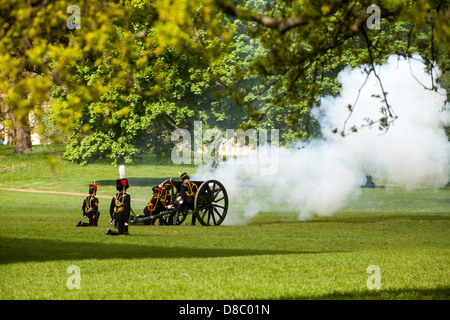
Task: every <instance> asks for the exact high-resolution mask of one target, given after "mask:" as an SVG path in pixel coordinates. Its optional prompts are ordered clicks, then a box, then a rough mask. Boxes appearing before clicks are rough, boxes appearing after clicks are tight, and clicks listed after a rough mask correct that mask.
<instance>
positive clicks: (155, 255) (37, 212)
mask: <svg viewBox="0 0 450 320" xmlns="http://www.w3.org/2000/svg"><path fill="white" fill-rule="evenodd" d="M60 152H61V150H60V149H58V148H56V147H52V146H42V147H36V148H35V149H34V151H33V153H31V154H28V155H20V156H19V155H13V154H12V149H11V148H10V147H2V148H0V188H3V189H0V197H1V199H2V200H1V202H0V219H1V221H2V222H1V223H0V237H1V239H0V299H1V300H13V299H25V300H29V299H30V300H35V299H63V300H65V299H105V300H106V299H167V300H168V299H170V300H178V299H449V298H450V267H449V266H450V252H449V251H450V233H449V231H450V200H449V199H450V189H448V188H446V189H441V190H437V191H433V190H416V191H413V192H406V191H404V190H401V189H398V188H384V189H383V188H376V189H362V190H361V191H362V193H361V195H360V196H359V198H358V199H356V200H354V201H352V202H350V203H349V204H348V205H347V206H346V207H345V208H343V209H342V210H340V211H339V212H337V213H335V214H334V215H333V216H330V217H315V218H313V219H312V220H309V221H305V222H300V221H298V219H297V215H296V214H294V213H280V212H277V211H276V210H275V209H271V210H269V211H267V212H262V213H260V214H259V215H257V216H256V217H253V218H252V219H251V220H248V221H246V223H244V224H241V225H226V222H227V220H228V221H234V219H232V218H233V216H235V215H241V216H242V212H237V211H238V208H235V207H233V206H231V207H230V208H231V209H230V212H229V213H228V215H229V216H227V219H225V224H224V225H221V226H218V227H202V226H195V227H192V226H186V225H183V226H131V227H130V233H131V234H132V235H131V236H129V237H112V236H104V235H102V232H103V231H104V230H105V229H106V228H107V227H110V225H109V223H108V220H109V215H108V207H109V201H110V200H109V199H110V197H111V196H112V195H113V194H114V191H115V190H114V181H115V179H117V176H118V168H117V167H114V166H111V165H109V164H107V163H96V164H92V165H88V166H78V165H74V164H71V163H68V162H67V161H64V160H63V159H61V158H60V156H59V155H60ZM52 155H54V158H52ZM52 159H57V160H58V161H57V162H56V164H55V165H54V167H52V166H51V165H50V163H51V162H52ZM126 168H127V176H128V177H130V179H133V184H132V185H133V187H130V194H131V196H132V207H133V208H134V211H135V212H136V213H137V214H139V213H140V212H141V211H142V209H143V207H144V206H145V204H146V201H147V200H148V197H149V194H150V190H151V186H153V185H154V184H156V183H159V182H160V180H161V179H163V178H166V177H171V176H173V177H178V171H187V172H193V171H194V170H195V168H194V166H189V165H185V166H175V165H172V164H170V163H167V164H163V165H161V164H158V163H155V161H154V159H144V160H142V161H140V162H138V163H137V164H133V165H127V166H126ZM94 176H95V179H97V180H98V181H97V183H98V184H99V195H100V197H101V198H100V212H101V216H100V222H99V227H96V228H91V227H89V228H76V227H75V224H76V223H77V222H78V220H80V219H82V217H81V204H82V201H83V198H84V196H85V194H86V192H87V185H88V184H89V183H91V182H92V179H93V177H94ZM6 188H10V189H11V188H26V189H37V190H50V191H63V192H76V193H79V194H78V195H77V194H75V195H68V194H48V193H32V192H22V191H11V190H6ZM189 220H190V218H188V220H187V222H189ZM72 266H76V267H78V268H79V270H80V280H81V282H80V289H70V287H71V284H73V283H74V282H71V279H72V278H71V276H72V275H73V273H71V272H70V273H68V270H69V271H70V270H71V268H72ZM369 266H377V268H379V275H380V277H381V278H380V279H381V282H380V283H381V288H380V289H370V288H369V287H370V284H371V283H372V282H371V281H370V279H371V276H373V274H371V273H368V272H367V270H368V268H369ZM368 281H369V283H368ZM68 284H69V285H68Z"/></svg>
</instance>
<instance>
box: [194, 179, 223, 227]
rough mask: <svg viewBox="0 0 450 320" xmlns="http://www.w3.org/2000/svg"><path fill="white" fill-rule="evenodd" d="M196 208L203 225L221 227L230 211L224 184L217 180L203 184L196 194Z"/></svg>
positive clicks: (198, 218)
mask: <svg viewBox="0 0 450 320" xmlns="http://www.w3.org/2000/svg"><path fill="white" fill-rule="evenodd" d="M194 206H195V211H194V214H196V216H197V217H196V218H197V220H198V221H199V222H200V224H201V225H203V226H218V225H220V224H221V223H222V222H223V220H224V219H225V216H226V215H227V211H228V194H227V191H226V190H225V188H224V186H223V184H221V183H220V182H219V181H217V180H207V181H205V182H203V183H202V184H201V185H200V187H199V188H198V191H197V193H196V194H195V202H194Z"/></svg>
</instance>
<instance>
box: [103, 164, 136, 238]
mask: <svg viewBox="0 0 450 320" xmlns="http://www.w3.org/2000/svg"><path fill="white" fill-rule="evenodd" d="M119 173H120V179H118V180H116V190H117V191H118V192H117V193H116V194H115V195H114V197H113V198H112V199H111V205H110V207H109V214H110V216H111V219H112V221H114V224H115V225H117V229H119V231H118V232H117V231H112V230H111V229H109V228H108V229H106V231H105V232H104V234H109V235H121V236H125V235H129V233H128V223H129V220H130V211H131V197H130V195H129V194H128V193H127V192H126V190H127V189H128V188H129V184H128V179H126V178H125V167H124V166H120V167H119Z"/></svg>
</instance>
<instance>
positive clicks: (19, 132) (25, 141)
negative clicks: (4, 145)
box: [9, 112, 32, 154]
mask: <svg viewBox="0 0 450 320" xmlns="http://www.w3.org/2000/svg"><path fill="white" fill-rule="evenodd" d="M9 114H10V116H11V120H12V121H13V124H14V134H13V135H14V138H13V141H12V143H13V144H15V147H14V153H18V154H23V153H25V152H27V151H31V150H32V145H31V128H30V122H29V120H28V119H26V120H25V122H23V121H22V122H21V121H18V119H17V118H16V116H15V114H14V113H13V112H10V113H9Z"/></svg>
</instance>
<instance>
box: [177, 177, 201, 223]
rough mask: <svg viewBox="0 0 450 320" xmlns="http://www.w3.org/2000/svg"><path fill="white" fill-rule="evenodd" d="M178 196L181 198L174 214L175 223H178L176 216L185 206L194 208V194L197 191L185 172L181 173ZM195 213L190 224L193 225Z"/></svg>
mask: <svg viewBox="0 0 450 320" xmlns="http://www.w3.org/2000/svg"><path fill="white" fill-rule="evenodd" d="M180 177H181V187H180V196H181V200H180V201H179V202H178V207H177V213H176V215H175V224H177V223H178V216H179V215H180V212H183V211H184V210H185V209H186V208H189V209H191V210H194V202H195V194H196V193H197V189H198V188H197V185H196V184H195V183H193V182H191V181H190V177H189V176H188V174H187V173H183V174H181V176H180ZM195 218H196V216H195V214H193V215H192V225H193V226H195Z"/></svg>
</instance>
